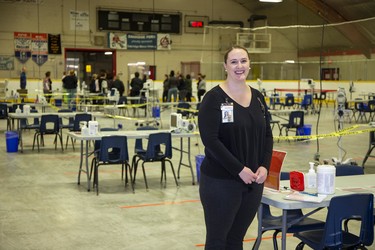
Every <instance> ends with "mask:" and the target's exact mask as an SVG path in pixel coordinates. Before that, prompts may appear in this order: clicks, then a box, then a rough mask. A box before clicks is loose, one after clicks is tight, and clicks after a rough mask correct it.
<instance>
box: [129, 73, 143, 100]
mask: <svg viewBox="0 0 375 250" xmlns="http://www.w3.org/2000/svg"><path fill="white" fill-rule="evenodd" d="M130 86H131V90H130V96H139V95H140V93H141V89H143V81H142V79H140V78H139V72H135V73H134V78H133V79H132V80H131V81H130Z"/></svg>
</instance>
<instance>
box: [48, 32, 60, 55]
mask: <svg viewBox="0 0 375 250" xmlns="http://www.w3.org/2000/svg"><path fill="white" fill-rule="evenodd" d="M48 54H54V55H61V36H60V35H52V34H48Z"/></svg>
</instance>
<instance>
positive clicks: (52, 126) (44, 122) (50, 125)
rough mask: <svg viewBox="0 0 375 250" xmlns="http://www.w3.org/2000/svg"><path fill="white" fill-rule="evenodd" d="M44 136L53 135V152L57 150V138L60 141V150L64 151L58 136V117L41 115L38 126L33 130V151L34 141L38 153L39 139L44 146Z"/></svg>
mask: <svg viewBox="0 0 375 250" xmlns="http://www.w3.org/2000/svg"><path fill="white" fill-rule="evenodd" d="M45 135H55V140H54V142H55V150H56V149H57V138H59V139H60V144H61V150H62V151H64V146H63V141H62V136H61V134H60V121H59V116H58V115H42V117H41V120H40V126H39V128H37V129H36V130H35V134H34V140H33V150H34V146H35V140H36V141H37V145H38V152H39V150H40V149H39V144H40V143H39V137H40V139H41V142H42V145H44V136H45Z"/></svg>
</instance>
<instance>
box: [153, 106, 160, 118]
mask: <svg viewBox="0 0 375 250" xmlns="http://www.w3.org/2000/svg"><path fill="white" fill-rule="evenodd" d="M152 117H153V118H160V107H159V106H154V107H152Z"/></svg>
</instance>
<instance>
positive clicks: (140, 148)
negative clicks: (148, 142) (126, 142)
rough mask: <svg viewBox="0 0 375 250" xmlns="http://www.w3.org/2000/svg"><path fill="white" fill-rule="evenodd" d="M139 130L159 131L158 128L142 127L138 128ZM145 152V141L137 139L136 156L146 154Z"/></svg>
mask: <svg viewBox="0 0 375 250" xmlns="http://www.w3.org/2000/svg"><path fill="white" fill-rule="evenodd" d="M137 130H158V128H157V127H153V126H142V127H137ZM145 152H146V149H144V148H143V140H142V139H136V140H135V145H134V153H135V156H136V155H137V154H138V153H145ZM133 160H134V157H133ZM132 165H133V164H132Z"/></svg>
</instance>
